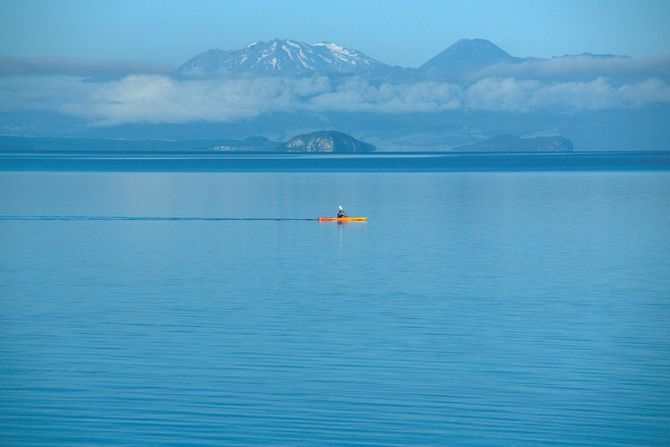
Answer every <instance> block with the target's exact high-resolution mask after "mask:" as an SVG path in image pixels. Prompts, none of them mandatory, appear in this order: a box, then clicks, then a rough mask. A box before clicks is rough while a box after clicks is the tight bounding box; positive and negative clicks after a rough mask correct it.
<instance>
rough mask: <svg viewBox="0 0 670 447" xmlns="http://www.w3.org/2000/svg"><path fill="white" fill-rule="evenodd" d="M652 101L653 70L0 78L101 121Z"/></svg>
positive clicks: (592, 106)
mask: <svg viewBox="0 0 670 447" xmlns="http://www.w3.org/2000/svg"><path fill="white" fill-rule="evenodd" d="M654 103H670V86H669V85H668V84H667V83H666V82H665V81H663V80H660V79H654V78H651V79H646V80H642V81H638V82H630V83H623V84H621V83H615V82H613V81H611V80H609V79H608V78H604V77H601V78H597V79H594V80H590V81H584V82H575V81H571V82H552V83H548V82H541V81H538V80H524V79H516V78H511V77H507V78H499V77H490V78H485V79H481V80H479V81H478V82H476V83H475V84H473V85H471V86H470V87H468V88H463V87H460V86H458V85H456V84H450V83H445V82H434V81H420V82H406V83H390V82H384V83H380V84H374V83H371V82H369V81H366V80H365V79H363V78H359V77H354V78H346V79H344V80H333V79H330V78H327V77H323V76H322V77H316V78H304V79H287V78H279V77H268V78H246V79H239V78H238V79H222V78H218V79H199V80H183V79H177V78H174V77H170V76H164V75H131V76H126V77H124V78H122V79H119V80H113V81H105V82H84V81H82V80H80V79H76V78H72V77H60V78H56V77H28V78H25V77H6V78H2V79H0V111H12V110H54V111H59V112H62V113H67V114H70V115H75V116H78V117H82V118H85V119H87V120H90V121H91V122H92V123H94V124H97V125H108V126H111V125H118V124H124V123H139V122H148V123H182V122H189V121H209V122H231V121H236V120H243V119H251V118H256V117H259V116H262V115H264V114H267V113H271V112H299V111H308V112H328V111H340V112H346V111H358V112H376V113H410V112H438V111H447V110H472V111H502V112H532V111H561V112H579V111H585V110H603V109H609V108H637V107H644V106H647V105H651V104H654Z"/></svg>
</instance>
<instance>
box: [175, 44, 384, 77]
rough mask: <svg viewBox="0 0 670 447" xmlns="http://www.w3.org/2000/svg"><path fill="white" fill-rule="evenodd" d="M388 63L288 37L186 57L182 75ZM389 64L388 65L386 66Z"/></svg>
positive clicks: (365, 68)
mask: <svg viewBox="0 0 670 447" xmlns="http://www.w3.org/2000/svg"><path fill="white" fill-rule="evenodd" d="M386 67H389V66H388V65H386V64H384V63H382V62H379V61H377V60H375V59H373V58H371V57H369V56H366V55H365V54H363V53H361V52H360V51H357V50H353V49H349V48H345V47H343V46H340V45H338V44H335V43H331V42H319V43H316V44H314V45H309V44H306V43H304V42H298V41H295V40H287V39H274V40H271V41H269V42H262V41H261V42H255V43H252V44H249V45H247V46H246V47H245V48H242V49H241V50H232V51H226V50H209V51H206V52H204V53H201V54H199V55H197V56H195V57H194V58H192V59H190V60H188V61H186V62H185V63H184V64H183V65H182V66H181V67H179V72H180V73H181V74H184V75H196V76H197V75H217V74H248V73H253V74H265V75H287V76H295V75H309V74H334V73H344V74H358V73H367V72H370V71H373V70H378V69H384V68H386ZM389 68H390V67H389Z"/></svg>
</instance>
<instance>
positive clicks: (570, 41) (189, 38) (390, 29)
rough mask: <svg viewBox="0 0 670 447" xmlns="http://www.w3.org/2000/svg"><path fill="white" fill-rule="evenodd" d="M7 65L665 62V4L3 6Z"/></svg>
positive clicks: (477, 1) (132, 0)
mask: <svg viewBox="0 0 670 447" xmlns="http://www.w3.org/2000/svg"><path fill="white" fill-rule="evenodd" d="M0 5H1V6H2V14H1V15H0V57H28V58H31V57H65V58H84V59H122V60H140V61H149V62H155V63H161V64H169V65H178V64H180V63H181V62H183V61H185V60H186V59H188V58H190V57H191V56H193V55H195V54H197V53H199V52H201V51H204V50H206V49H209V48H222V49H236V48H240V47H242V46H244V45H246V44H248V43H250V42H252V41H255V40H268V39H271V38H274V37H285V38H291V39H296V40H301V41H305V42H308V43H314V42H317V41H319V40H329V41H335V42H338V43H341V44H343V45H345V46H348V47H352V48H356V49H359V50H361V51H363V52H365V53H367V54H368V55H370V56H372V57H375V58H377V59H380V60H382V61H384V62H386V63H390V64H394V65H403V66H418V65H420V64H421V63H423V62H425V61H426V60H428V59H429V58H430V57H432V56H434V55H435V54H436V53H438V52H440V51H441V50H443V49H445V48H446V47H448V46H449V45H450V44H452V43H453V42H454V41H456V40H457V39H459V38H474V37H483V38H487V39H489V40H491V41H493V42H494V43H496V44H498V45H499V46H500V47H502V48H503V49H505V50H507V51H508V52H509V53H511V54H513V55H516V56H538V57H549V56H555V55H562V54H568V53H570V54H575V53H582V52H586V51H590V52H595V53H615V54H627V55H631V56H636V57H644V56H654V55H659V54H667V53H670V31H668V30H669V29H670V26H668V25H669V24H670V1H667V0H660V1H658V0H582V1H578V0H561V1H558V0H555V1H537V0H535V1H533V0H518V1H508V2H502V1H483V0H474V1H473V0H469V1H428V0H421V1H419V0H413V1H402V2H401V1H389V0H386V1H365V0H354V1H352V0H338V1H306V0H302V1H261V0H245V1H238V0H236V1H223V0H217V1H214V0H189V1H175V0H171V1H170V0H163V1H157V0H147V1H141V0H112V1H106V0H97V1H87V0H59V1H47V0H41V1H38V0H4V1H0Z"/></svg>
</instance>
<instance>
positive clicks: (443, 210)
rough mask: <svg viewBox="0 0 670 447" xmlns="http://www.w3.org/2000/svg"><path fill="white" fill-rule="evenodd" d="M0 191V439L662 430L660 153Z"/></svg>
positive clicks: (667, 361) (669, 316) (489, 439)
mask: <svg viewBox="0 0 670 447" xmlns="http://www.w3.org/2000/svg"><path fill="white" fill-rule="evenodd" d="M340 203H341V204H343V205H345V208H346V210H347V211H348V212H349V213H350V214H352V215H366V216H368V218H369V222H368V223H367V224H348V225H337V224H319V223H316V222H313V221H300V220H277V221H273V220H151V219H148V220H124V217H170V218H175V217H190V218H207V217H219V218H234V219H240V218H293V219H295V218H314V217H317V216H319V215H332V214H333V213H334V212H335V211H336V207H337V205H338V204H340ZM0 215H1V216H2V217H0V444H2V445H15V446H21V445H44V446H59V445H156V446H158V445H161V446H163V445H263V446H266V445H344V444H352V445H399V446H400V445H402V446H406V445H552V444H553V445H579V446H584V445H600V446H614V445H668V444H670V173H668V172H656V173H654V172H629V173H626V172H617V173H605V172H602V173H595V172H586V173H584V172H583V173H579V172H573V173H560V172H554V173H511V172H508V173H423V174H422V173H406V174H402V173H357V174H354V173H349V174H346V173H340V174H337V173H318V172H315V173H200V174H197V173H181V174H180V173H104V172H89V173H57V172H51V173H49V172H22V173H19V172H17V173H12V172H0ZM9 216H32V217H33V218H34V219H36V220H29V221H20V220H12V219H15V218H11V217H9ZM36 216H52V218H53V216H79V217H78V220H46V219H45V218H39V217H36ZM105 216H116V218H115V219H114V220H105V219H104V217H105ZM89 217H97V220H89V219H88V218H89Z"/></svg>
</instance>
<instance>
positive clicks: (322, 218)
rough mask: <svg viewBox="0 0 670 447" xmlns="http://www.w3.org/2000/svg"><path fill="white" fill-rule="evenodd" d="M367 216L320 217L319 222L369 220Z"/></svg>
mask: <svg viewBox="0 0 670 447" xmlns="http://www.w3.org/2000/svg"><path fill="white" fill-rule="evenodd" d="M367 221H368V218H367V217H319V222H367Z"/></svg>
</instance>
